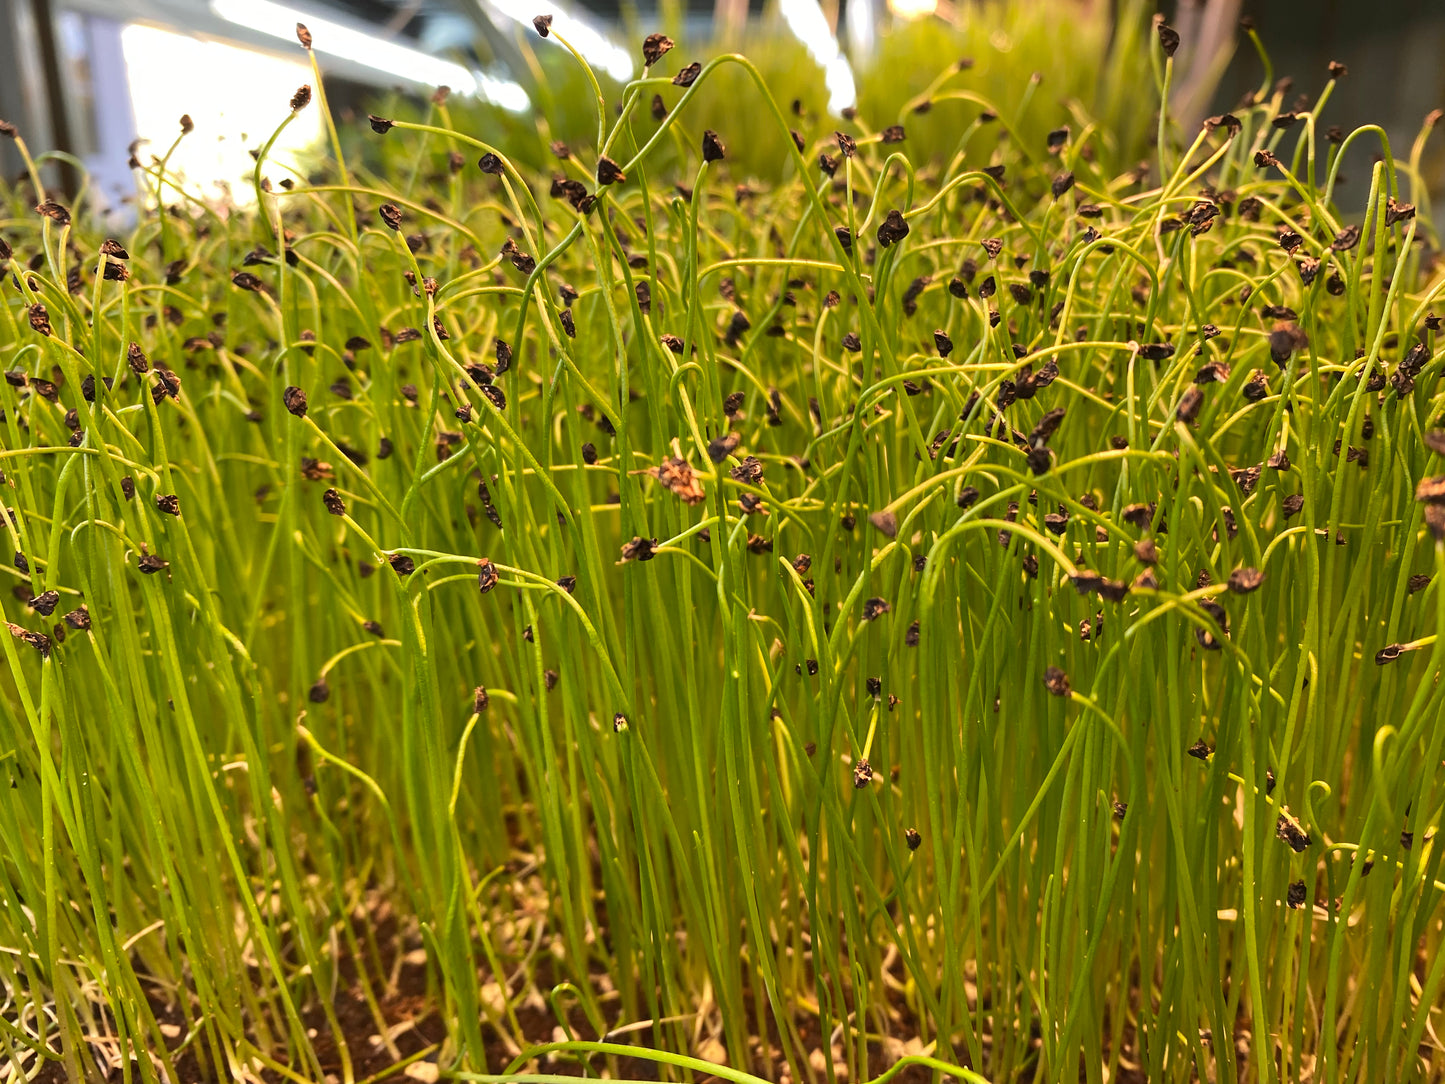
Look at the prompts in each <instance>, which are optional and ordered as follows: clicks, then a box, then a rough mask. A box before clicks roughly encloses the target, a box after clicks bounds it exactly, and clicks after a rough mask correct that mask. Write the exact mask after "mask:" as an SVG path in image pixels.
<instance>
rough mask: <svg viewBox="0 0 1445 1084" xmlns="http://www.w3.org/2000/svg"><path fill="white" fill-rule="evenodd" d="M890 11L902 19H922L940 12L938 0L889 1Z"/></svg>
mask: <svg viewBox="0 0 1445 1084" xmlns="http://www.w3.org/2000/svg"><path fill="white" fill-rule="evenodd" d="M888 10H889V11H891V12H893V14H894V15H896V16H898V17H899V18H900V19H921V18H922V17H923V16H925V15H932V14H933V13H934V12H935V11H937V10H938V0H888Z"/></svg>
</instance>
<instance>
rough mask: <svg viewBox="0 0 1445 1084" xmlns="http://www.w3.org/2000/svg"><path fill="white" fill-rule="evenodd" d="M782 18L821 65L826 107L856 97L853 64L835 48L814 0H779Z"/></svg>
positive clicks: (837, 107) (845, 103)
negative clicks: (826, 93) (826, 96)
mask: <svg viewBox="0 0 1445 1084" xmlns="http://www.w3.org/2000/svg"><path fill="white" fill-rule="evenodd" d="M778 11H779V13H780V14H781V15H782V16H783V21H784V22H785V23H787V24H788V29H789V30H791V31H792V32H793V34H794V36H795V37H797V39H798V40H799V41H800V42H802V43H803V48H805V49H807V50H808V55H809V56H811V57H812V58H813V59H814V60H816V61H817V62H818V63H819V64H821V65H823V82H824V85H825V86H826V87H827V88H828V109H829V110H830V111H832V112H834V113H837V112H838V111H839V110H841V109H843V108H844V107H845V106H850V105H852V104H853V103H854V102H855V101H857V100H858V88H857V86H856V85H855V84H854V82H853V66H852V65H851V64H849V63H848V58H847V57H845V56H844V55H843V54H842V52H840V51H839V49H838V39H837V38H835V37H833V31H832V30H831V29H829V27H828V17H827V16H826V15H824V14H823V9H822V7H821V6H819V4H818V0H782V2H781V3H780V4H779V6H778Z"/></svg>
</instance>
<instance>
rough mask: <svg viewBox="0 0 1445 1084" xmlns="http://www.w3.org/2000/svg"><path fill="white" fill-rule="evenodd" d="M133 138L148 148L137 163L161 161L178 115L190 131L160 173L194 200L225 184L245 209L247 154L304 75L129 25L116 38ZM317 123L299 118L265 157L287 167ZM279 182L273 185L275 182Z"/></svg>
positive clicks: (305, 69) (249, 53) (290, 66)
mask: <svg viewBox="0 0 1445 1084" xmlns="http://www.w3.org/2000/svg"><path fill="white" fill-rule="evenodd" d="M120 43H121V51H122V53H123V55H124V56H125V66H126V74H127V81H128V82H129V84H130V96H131V108H132V109H133V111H134V113H135V123H136V131H137V132H138V133H139V134H140V135H142V136H145V137H147V138H148V139H150V140H152V145H151V146H150V147H148V148H142V149H141V150H139V151H137V157H138V158H140V160H141V161H142V162H148V161H149V160H150V154H152V153H164V151H165V149H166V148H167V147H169V146H170V143H171V140H172V139H174V138H175V136H176V135H177V134H178V133H179V131H180V127H179V124H180V117H181V114H182V113H189V114H190V115H191V117H192V118H193V120H194V121H195V125H196V128H195V131H194V132H192V133H191V134H190V135H188V136H186V138H185V139H183V140H181V143H180V146H179V147H177V148H176V151H175V154H173V155H172V156H171V159H170V164H169V166H168V169H169V170H170V171H172V172H174V173H176V174H178V175H181V176H183V177H184V179H185V180H186V182H187V184H188V188H189V187H190V186H201V188H202V195H203V196H204V197H206V198H211V197H212V196H213V195H214V193H213V192H210V191H207V189H209V187H210V186H211V185H212V184H214V183H216V182H218V181H219V182H223V183H226V184H229V185H230V186H231V190H232V197H233V199H234V200H235V202H236V203H238V204H247V203H253V202H254V201H255V198H256V195H255V191H254V190H253V189H252V187H251V185H250V184H249V181H248V179H249V177H250V176H251V172H252V170H253V169H254V168H255V163H254V161H253V160H252V158H251V156H250V154H248V153H247V149H248V148H251V147H256V146H259V145H260V144H261V143H262V142H263V141H264V140H265V139H266V138H267V137H268V136H269V135H270V134H271V133H272V132H273V131H275V129H276V126H277V125H278V124H280V123H281V121H282V120H283V119H285V117H286V111H287V105H286V103H287V102H288V101H289V100H290V98H291V95H292V94H294V93H296V88H297V87H299V86H301V85H302V84H303V83H309V82H310V81H311V68H310V67H309V66H307V65H305V64H301V63H298V62H296V61H294V60H285V59H283V58H281V57H275V56H271V55H270V54H267V53H259V52H256V51H254V50H251V49H241V48H238V47H236V46H234V45H228V44H226V43H224V42H219V41H206V40H202V39H198V38H192V37H187V36H186V35H184V34H173V33H171V32H170V31H169V30H160V29H158V28H156V27H150V26H141V25H138V24H132V25H130V26H127V27H125V28H124V29H123V30H121V32H120ZM321 134H322V133H321V115H320V114H319V113H318V112H317V111H316V109H315V108H314V107H313V108H311V109H304V110H302V111H301V112H300V113H299V114H298V115H297V116H296V119H295V120H293V121H292V122H291V123H290V124H289V125H288V126H287V128H286V131H285V132H283V133H282V134H281V138H280V139H279V140H277V143H276V145H275V146H274V147H273V148H272V151H271V157H272V158H273V159H275V160H276V161H277V163H278V164H279V165H282V166H287V165H289V166H293V167H294V166H295V164H296V162H297V156H298V155H299V154H300V153H302V152H304V151H305V150H306V149H307V148H308V147H311V146H312V145H314V144H315V143H316V142H318V141H319V140H320V139H321ZM282 175H284V174H281V175H278V176H276V177H275V178H273V179H274V180H280V179H281V176H282Z"/></svg>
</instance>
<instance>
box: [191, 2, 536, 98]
mask: <svg viewBox="0 0 1445 1084" xmlns="http://www.w3.org/2000/svg"><path fill="white" fill-rule="evenodd" d="M211 10H212V11H213V12H215V13H216V14H217V15H218V16H220V17H221V18H222V19H225V20H227V21H228V22H233V23H235V24H236V25H237V26H244V27H246V28H248V29H250V30H256V31H259V32H260V33H262V34H269V35H270V36H271V37H273V38H277V39H279V40H281V41H288V42H293V43H294V42H295V41H296V24H297V23H298V22H302V23H305V24H306V25H307V27H308V28H309V29H310V31H311V35H312V37H313V38H314V39H315V41H316V51H317V52H318V53H320V54H322V55H323V56H324V55H327V54H329V55H331V56H334V57H339V58H341V59H342V60H349V61H351V62H352V63H353V64H360V65H362V66H363V67H367V68H371V69H373V70H375V71H378V72H382V73H384V74H386V75H389V76H393V77H395V78H398V79H405V80H408V81H409V82H412V83H420V84H422V85H424V86H429V87H439V86H448V87H451V88H452V90H454V91H456V92H457V93H459V94H476V95H480V96H481V97H483V98H486V99H488V100H490V101H492V102H495V103H496V104H497V105H500V106H501V107H502V108H503V109H510V110H511V111H512V112H514V113H520V112H523V111H524V110H526V109H528V108H529V107H530V105H531V102H530V100H529V99H528V98H527V92H526V91H525V90H523V89H522V87H521V86H520V85H518V84H517V83H514V82H512V81H511V80H508V79H494V78H492V77H491V76H488V75H483V74H477V73H473V72H471V71H468V70H467V69H466V68H464V67H462V66H461V65H460V64H454V63H452V62H451V61H449V60H439V59H437V58H436V57H434V56H431V55H430V54H428V53H424V52H422V51H421V50H420V49H412V48H409V47H407V46H405V45H398V44H397V43H396V42H393V41H383V40H381V39H380V38H375V37H372V36H371V35H370V34H366V33H363V32H362V31H360V30H355V29H353V28H351V27H349V26H344V25H342V24H341V23H337V22H332V21H331V20H330V19H327V18H324V17H320V16H316V15H312V14H310V13H308V12H303V11H297V10H296V9H295V8H291V7H287V6H286V5H284V4H277V3H274V2H273V0H211Z"/></svg>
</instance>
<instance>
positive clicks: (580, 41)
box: [242, 0, 633, 83]
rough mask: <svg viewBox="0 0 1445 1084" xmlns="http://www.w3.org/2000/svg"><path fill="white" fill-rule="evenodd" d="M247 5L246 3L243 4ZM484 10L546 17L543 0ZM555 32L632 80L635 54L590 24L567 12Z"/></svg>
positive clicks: (499, 0)
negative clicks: (544, 15) (633, 56)
mask: <svg viewBox="0 0 1445 1084" xmlns="http://www.w3.org/2000/svg"><path fill="white" fill-rule="evenodd" d="M242 2H244V0H242ZM480 2H481V3H483V5H484V6H485V7H489V8H491V9H492V10H493V11H497V12H500V13H501V14H503V15H505V16H506V17H507V18H509V19H514V20H516V21H517V22H519V23H522V24H523V25H525V26H526V27H527V28H528V29H529V30H530V29H531V28H532V20H533V18H535V17H536V16H537V15H541V14H544V13H546V4H545V3H542V2H540V0H480ZM554 14H555V15H556V22H555V23H553V24H552V26H553V29H555V30H556V31H557V32H558V33H560V34H561V35H562V36H563V37H564V38H566V39H567V40H568V41H569V42H571V43H572V45H573V47H574V48H576V50H577V51H578V52H579V53H581V54H582V56H583V57H584V58H585V59H586V60H587V63H589V64H591V65H593V66H594V67H598V68H601V69H602V70H603V71H605V72H606V73H607V74H608V75H610V76H612V78H614V79H616V80H617V81H618V82H620V83H625V82H626V81H627V80H629V79H631V78H632V72H633V65H632V54H630V53H629V52H628V51H627V50H626V49H624V48H622V46H620V45H618V44H617V43H616V42H615V41H612V40H611V39H610V38H608V37H607V35H606V34H604V33H602V32H601V31H600V30H598V29H597V28H596V27H595V26H593V25H592V24H591V23H589V22H587V21H586V20H584V19H582V18H580V17H578V16H577V15H573V14H571V13H568V12H555V13H554Z"/></svg>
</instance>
